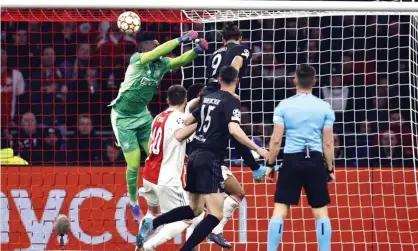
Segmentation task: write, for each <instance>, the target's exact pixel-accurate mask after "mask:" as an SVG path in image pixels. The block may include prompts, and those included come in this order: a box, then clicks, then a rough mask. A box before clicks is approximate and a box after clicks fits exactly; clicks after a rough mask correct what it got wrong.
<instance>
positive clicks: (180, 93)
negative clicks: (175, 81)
mask: <svg viewBox="0 0 418 251" xmlns="http://www.w3.org/2000/svg"><path fill="white" fill-rule="evenodd" d="M167 98H168V102H169V104H170V105H173V106H176V105H182V104H184V100H185V99H186V89H184V87H183V86H181V85H172V86H170V88H168V90H167Z"/></svg>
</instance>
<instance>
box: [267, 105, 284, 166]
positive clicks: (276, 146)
mask: <svg viewBox="0 0 418 251" xmlns="http://www.w3.org/2000/svg"><path fill="white" fill-rule="evenodd" d="M273 124H274V129H273V135H272V136H271V139H270V149H269V150H270V155H269V157H268V159H267V165H268V166H269V167H274V165H276V159H277V155H279V152H280V146H281V145H282V139H283V135H284V115H283V105H281V104H279V105H278V106H277V107H276V109H274V114H273Z"/></svg>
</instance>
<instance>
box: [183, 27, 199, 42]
mask: <svg viewBox="0 0 418 251" xmlns="http://www.w3.org/2000/svg"><path fill="white" fill-rule="evenodd" d="M197 36H198V35H197V31H194V30H189V31H188V32H186V33H184V34H183V36H181V37H179V38H178V40H179V43H186V42H191V41H193V40H195V39H196V38H197Z"/></svg>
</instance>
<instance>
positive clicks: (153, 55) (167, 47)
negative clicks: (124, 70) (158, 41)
mask: <svg viewBox="0 0 418 251" xmlns="http://www.w3.org/2000/svg"><path fill="white" fill-rule="evenodd" d="M196 38H197V32H196V31H193V30H191V31H188V32H186V33H185V34H184V35H183V36H181V37H179V38H175V39H172V40H170V41H167V42H165V43H163V44H162V45H159V46H157V47H156V48H155V49H153V50H151V51H148V52H145V53H143V54H142V56H141V58H140V59H139V60H140V63H141V64H146V63H149V62H152V61H154V60H156V59H158V58H159V57H161V56H164V55H167V54H168V53H170V52H171V51H172V50H174V49H175V48H176V47H177V46H178V45H179V44H181V43H184V42H189V41H192V40H194V39H196Z"/></svg>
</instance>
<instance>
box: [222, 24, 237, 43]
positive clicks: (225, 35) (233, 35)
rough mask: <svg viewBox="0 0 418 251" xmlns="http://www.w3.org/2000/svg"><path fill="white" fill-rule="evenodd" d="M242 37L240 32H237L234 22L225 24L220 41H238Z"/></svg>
mask: <svg viewBox="0 0 418 251" xmlns="http://www.w3.org/2000/svg"><path fill="white" fill-rule="evenodd" d="M241 36H242V33H241V31H240V30H239V28H238V26H236V25H235V24H234V22H227V23H225V27H224V29H223V31H222V39H223V40H225V41H228V40H231V39H232V40H238V39H239V38H240V37H241Z"/></svg>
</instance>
